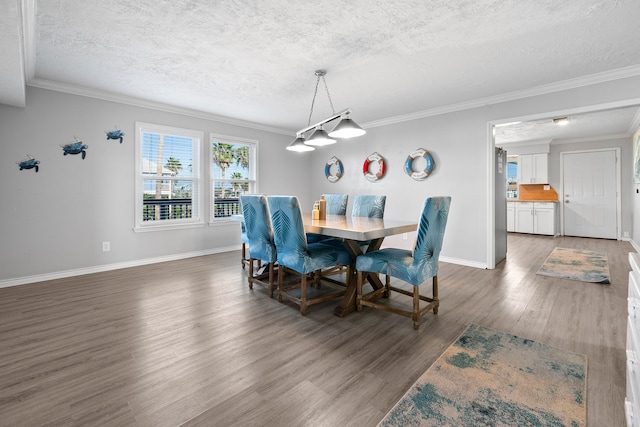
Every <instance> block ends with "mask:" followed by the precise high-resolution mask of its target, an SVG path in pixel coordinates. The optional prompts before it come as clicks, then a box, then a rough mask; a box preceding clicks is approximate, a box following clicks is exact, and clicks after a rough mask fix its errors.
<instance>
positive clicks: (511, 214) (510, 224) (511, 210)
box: [507, 202, 516, 232]
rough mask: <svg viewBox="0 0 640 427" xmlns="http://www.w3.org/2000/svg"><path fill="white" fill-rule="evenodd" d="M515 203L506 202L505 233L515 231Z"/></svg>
mask: <svg viewBox="0 0 640 427" xmlns="http://www.w3.org/2000/svg"><path fill="white" fill-rule="evenodd" d="M515 205H516V203H513V202H511V203H509V202H507V231H509V232H513V231H516V207H515Z"/></svg>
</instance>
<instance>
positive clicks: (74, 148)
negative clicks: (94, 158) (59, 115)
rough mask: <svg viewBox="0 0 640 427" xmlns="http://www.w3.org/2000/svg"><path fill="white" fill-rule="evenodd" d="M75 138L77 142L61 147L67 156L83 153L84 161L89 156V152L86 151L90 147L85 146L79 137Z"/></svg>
mask: <svg viewBox="0 0 640 427" xmlns="http://www.w3.org/2000/svg"><path fill="white" fill-rule="evenodd" d="M74 138H75V139H76V142H70V143H69V144H66V145H61V147H62V151H64V155H65V156H66V155H67V154H80V153H82V159H83V160H84V158H85V157H86V156H87V152H86V151H85V150H86V149H87V148H89V146H88V145H86V144H83V143H82V140H81V139H80V138H78V137H77V136H74Z"/></svg>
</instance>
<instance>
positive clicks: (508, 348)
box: [379, 324, 587, 427]
mask: <svg viewBox="0 0 640 427" xmlns="http://www.w3.org/2000/svg"><path fill="white" fill-rule="evenodd" d="M586 375H587V358H586V356H584V355H581V354H576V353H571V352H568V351H565V350H560V349H557V348H554V347H551V346H548V345H545V344H542V343H538V342H535V341H532V340H530V339H526V338H520V337H517V336H515V335H510V334H507V333H504V332H501V331H497V330H493V329H489V328H486V327H483V326H479V325H475V324H472V325H470V326H469V327H468V328H467V329H466V330H465V331H464V332H463V333H462V335H460V337H459V338H458V339H457V340H456V342H455V343H453V344H452V345H451V346H450V347H449V348H447V349H446V350H445V352H444V353H443V354H442V355H441V356H440V357H439V358H438V360H436V362H435V363H434V364H433V365H431V367H430V368H429V369H428V370H427V371H426V372H425V373H424V374H422V376H421V377H420V378H418V380H417V381H416V382H415V383H414V384H413V386H411V388H410V389H409V391H407V393H406V394H405V395H404V396H403V397H402V399H400V401H399V402H398V403H397V404H396V405H395V406H394V407H393V408H392V409H391V411H389V413H388V414H387V415H386V416H385V418H384V419H383V420H382V421H381V422H380V424H379V426H554V427H555V426H571V427H577V426H585V425H586V417H587V415H586V414H587V412H586Z"/></svg>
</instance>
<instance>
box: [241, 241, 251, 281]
mask: <svg viewBox="0 0 640 427" xmlns="http://www.w3.org/2000/svg"><path fill="white" fill-rule="evenodd" d="M242 246H243V247H244V244H242ZM243 258H244V254H243ZM253 261H254V260H253V259H250V260H249V275H248V276H247V282H249V289H253V282H252V281H251V279H252V278H253ZM242 268H244V262H243V263H242Z"/></svg>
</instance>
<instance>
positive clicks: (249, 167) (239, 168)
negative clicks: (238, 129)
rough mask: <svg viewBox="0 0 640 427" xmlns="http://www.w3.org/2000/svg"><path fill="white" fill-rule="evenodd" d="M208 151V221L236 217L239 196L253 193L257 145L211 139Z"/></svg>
mask: <svg viewBox="0 0 640 427" xmlns="http://www.w3.org/2000/svg"><path fill="white" fill-rule="evenodd" d="M209 146H210V149H211V153H210V156H211V164H210V166H211V200H212V206H211V221H217V220H221V219H222V220H224V219H228V218H229V217H230V216H231V215H235V214H240V213H241V212H240V196H241V195H242V194H253V193H255V192H256V188H257V183H256V175H257V174H256V156H257V154H256V153H257V141H255V140H249V139H243V138H237V137H230V136H223V135H214V134H211V136H210V145H209Z"/></svg>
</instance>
